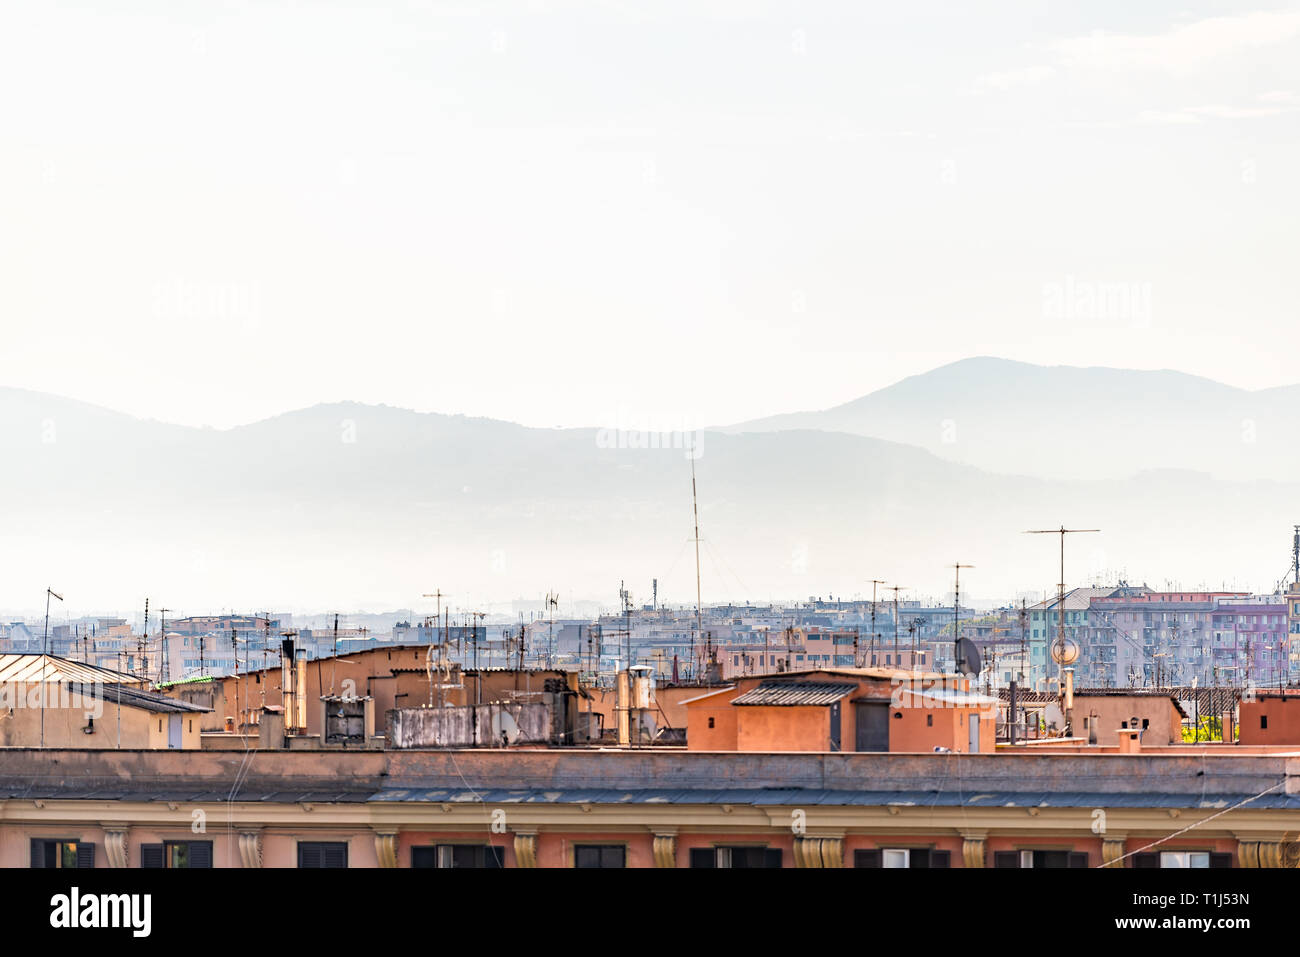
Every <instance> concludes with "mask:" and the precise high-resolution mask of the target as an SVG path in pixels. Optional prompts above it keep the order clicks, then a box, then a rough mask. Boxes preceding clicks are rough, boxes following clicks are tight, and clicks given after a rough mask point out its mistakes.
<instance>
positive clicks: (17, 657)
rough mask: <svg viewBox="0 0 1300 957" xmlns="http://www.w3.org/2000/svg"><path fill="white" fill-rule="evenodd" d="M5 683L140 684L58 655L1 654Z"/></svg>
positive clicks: (0, 674)
mask: <svg viewBox="0 0 1300 957" xmlns="http://www.w3.org/2000/svg"><path fill="white" fill-rule="evenodd" d="M6 681H53V682H62V681H85V682H91V683H98V684H105V683H111V684H117V683H119V682H123V681H130V682H133V683H136V684H138V683H139V679H138V678H136V677H135V676H134V675H129V674H124V673H123V672H120V671H110V670H109V669H108V668H100V667H97V666H95V665H83V664H82V663H81V662H79V661H72V660H71V659H68V658H59V657H57V656H56V655H38V654H29V655H24V654H7V655H0V682H6Z"/></svg>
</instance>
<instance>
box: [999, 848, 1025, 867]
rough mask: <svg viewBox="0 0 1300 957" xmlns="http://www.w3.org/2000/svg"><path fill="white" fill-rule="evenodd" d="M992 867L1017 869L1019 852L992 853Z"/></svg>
mask: <svg viewBox="0 0 1300 957" xmlns="http://www.w3.org/2000/svg"><path fill="white" fill-rule="evenodd" d="M993 866H994V867H1019V866H1020V852H1019V851H994V852H993Z"/></svg>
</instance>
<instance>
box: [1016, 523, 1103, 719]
mask: <svg viewBox="0 0 1300 957" xmlns="http://www.w3.org/2000/svg"><path fill="white" fill-rule="evenodd" d="M1100 531H1101V529H1099V528H1066V527H1065V526H1064V525H1062V526H1061V527H1060V528H1036V529H1030V530H1029V531H1027V532H1025V534H1026V535H1060V536H1061V580H1060V582H1058V583H1057V586H1056V587H1057V602H1056V643H1057V647H1058V648H1060V653H1059V654H1060V658H1061V659H1062V660H1061V661H1058V662H1057V663H1056V681H1057V688H1058V694H1061V695H1064V694H1065V662H1064V659H1065V536H1066V535H1076V534H1079V533H1083V532H1100ZM1069 710H1072V709H1067V711H1066V715H1065V724H1066V727H1067V728H1068V729H1069V731H1070V733H1071V734H1073V733H1074V727H1073V724H1074V715H1072V714H1070V713H1069Z"/></svg>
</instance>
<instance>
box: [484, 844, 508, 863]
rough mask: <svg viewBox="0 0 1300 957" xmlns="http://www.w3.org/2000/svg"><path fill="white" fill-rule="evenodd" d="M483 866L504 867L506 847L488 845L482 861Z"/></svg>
mask: <svg viewBox="0 0 1300 957" xmlns="http://www.w3.org/2000/svg"><path fill="white" fill-rule="evenodd" d="M483 866H484V867H505V866H506V849H505V848H504V847H489V848H487V853H486V855H485V857H484V861H483Z"/></svg>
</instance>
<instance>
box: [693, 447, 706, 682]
mask: <svg viewBox="0 0 1300 957" xmlns="http://www.w3.org/2000/svg"><path fill="white" fill-rule="evenodd" d="M690 459H691V511H692V512H693V513H694V515H695V539H694V541H695V634H694V635H692V636H691V665H692V667H694V665H695V654H696V651H695V643H696V641H697V640H698V638H699V635H700V634H701V633H702V632H703V631H704V612H703V608H704V606H703V605H702V604H701V603H700V602H701V599H700V594H701V592H700V504H699V500H698V499H697V497H696V495H695V443H694V441H692V442H691V455H690Z"/></svg>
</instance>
